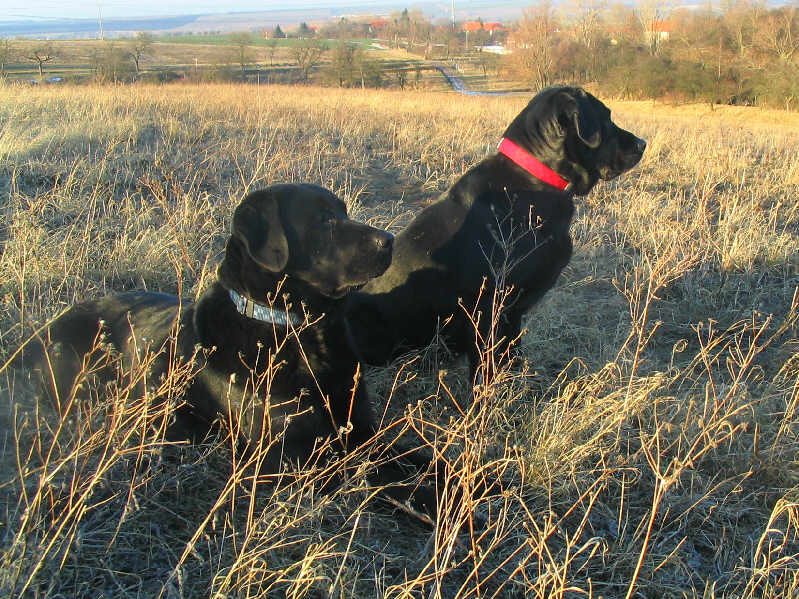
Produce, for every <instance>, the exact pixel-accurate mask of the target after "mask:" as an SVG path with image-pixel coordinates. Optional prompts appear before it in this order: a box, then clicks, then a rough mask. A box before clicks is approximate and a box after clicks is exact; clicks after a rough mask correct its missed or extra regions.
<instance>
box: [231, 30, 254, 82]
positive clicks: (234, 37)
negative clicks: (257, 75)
mask: <svg viewBox="0 0 799 599" xmlns="http://www.w3.org/2000/svg"><path fill="white" fill-rule="evenodd" d="M228 40H229V41H230V43H231V44H232V45H233V56H234V62H235V63H236V64H238V65H239V68H240V69H241V74H242V75H244V71H245V69H246V68H247V65H248V64H249V63H250V62H252V49H251V46H252V36H251V35H250V34H249V33H247V32H246V31H242V32H239V33H231V34H230V35H229V36H228Z"/></svg>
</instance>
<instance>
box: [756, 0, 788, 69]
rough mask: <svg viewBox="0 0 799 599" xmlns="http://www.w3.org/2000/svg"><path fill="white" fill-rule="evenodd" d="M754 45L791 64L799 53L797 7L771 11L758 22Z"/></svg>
mask: <svg viewBox="0 0 799 599" xmlns="http://www.w3.org/2000/svg"><path fill="white" fill-rule="evenodd" d="M753 41H754V43H755V45H756V46H757V47H758V48H759V49H760V50H761V51H762V52H764V53H766V54H768V55H771V56H774V57H776V58H778V59H779V60H781V61H782V62H791V61H792V60H793V58H794V56H796V55H797V51H799V11H797V8H796V6H795V5H789V6H783V7H780V8H778V9H775V10H772V11H769V12H768V13H767V14H765V15H763V16H762V17H761V18H760V19H758V22H757V28H756V29H755V32H754V40H753Z"/></svg>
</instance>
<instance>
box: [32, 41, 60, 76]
mask: <svg viewBox="0 0 799 599" xmlns="http://www.w3.org/2000/svg"><path fill="white" fill-rule="evenodd" d="M56 56H58V53H57V52H56V50H55V48H54V47H53V44H51V43H50V42H46V43H41V44H38V45H36V46H33V47H32V48H30V49H28V50H27V51H26V52H25V59H26V60H30V61H31V62H35V63H36V64H37V66H38V67H39V78H40V79H43V78H44V65H45V64H47V63H48V62H51V61H53V60H54V59H55V58H56Z"/></svg>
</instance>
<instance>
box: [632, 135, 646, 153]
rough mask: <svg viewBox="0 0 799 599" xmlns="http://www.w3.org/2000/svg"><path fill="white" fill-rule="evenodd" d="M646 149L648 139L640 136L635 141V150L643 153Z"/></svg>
mask: <svg viewBox="0 0 799 599" xmlns="http://www.w3.org/2000/svg"><path fill="white" fill-rule="evenodd" d="M644 150H646V140H645V139H641V138H640V137H639V138H638V139H637V140H636V142H635V151H636V152H638V153H639V154H643V153H644Z"/></svg>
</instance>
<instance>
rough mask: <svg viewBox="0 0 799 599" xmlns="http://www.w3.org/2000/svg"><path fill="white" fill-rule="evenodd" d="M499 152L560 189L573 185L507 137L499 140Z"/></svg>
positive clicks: (564, 189)
mask: <svg viewBox="0 0 799 599" xmlns="http://www.w3.org/2000/svg"><path fill="white" fill-rule="evenodd" d="M497 152H499V153H500V154H504V155H505V156H507V157H508V158H510V159H511V160H512V161H513V162H515V163H516V164H518V165H519V166H520V167H522V168H523V169H524V170H526V171H527V172H528V173H530V174H531V175H532V176H533V177H536V178H537V179H541V180H542V181H543V182H544V183H548V184H549V185H551V186H552V187H555V188H557V189H559V190H560V191H566V190H567V189H568V188H569V186H570V185H571V183H569V181H567V180H566V179H564V178H563V177H561V176H560V175H559V174H558V173H556V172H555V171H553V170H552V169H551V168H549V167H548V166H547V165H546V164H544V163H543V162H541V161H539V160H537V159H536V158H534V157H533V155H532V154H530V153H529V152H528V151H527V150H525V149H524V148H522V147H521V146H518V145H516V144H515V143H513V142H512V141H511V140H509V139H507V138H505V137H503V138H502V140H501V141H500V142H499V146H498V147H497Z"/></svg>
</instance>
